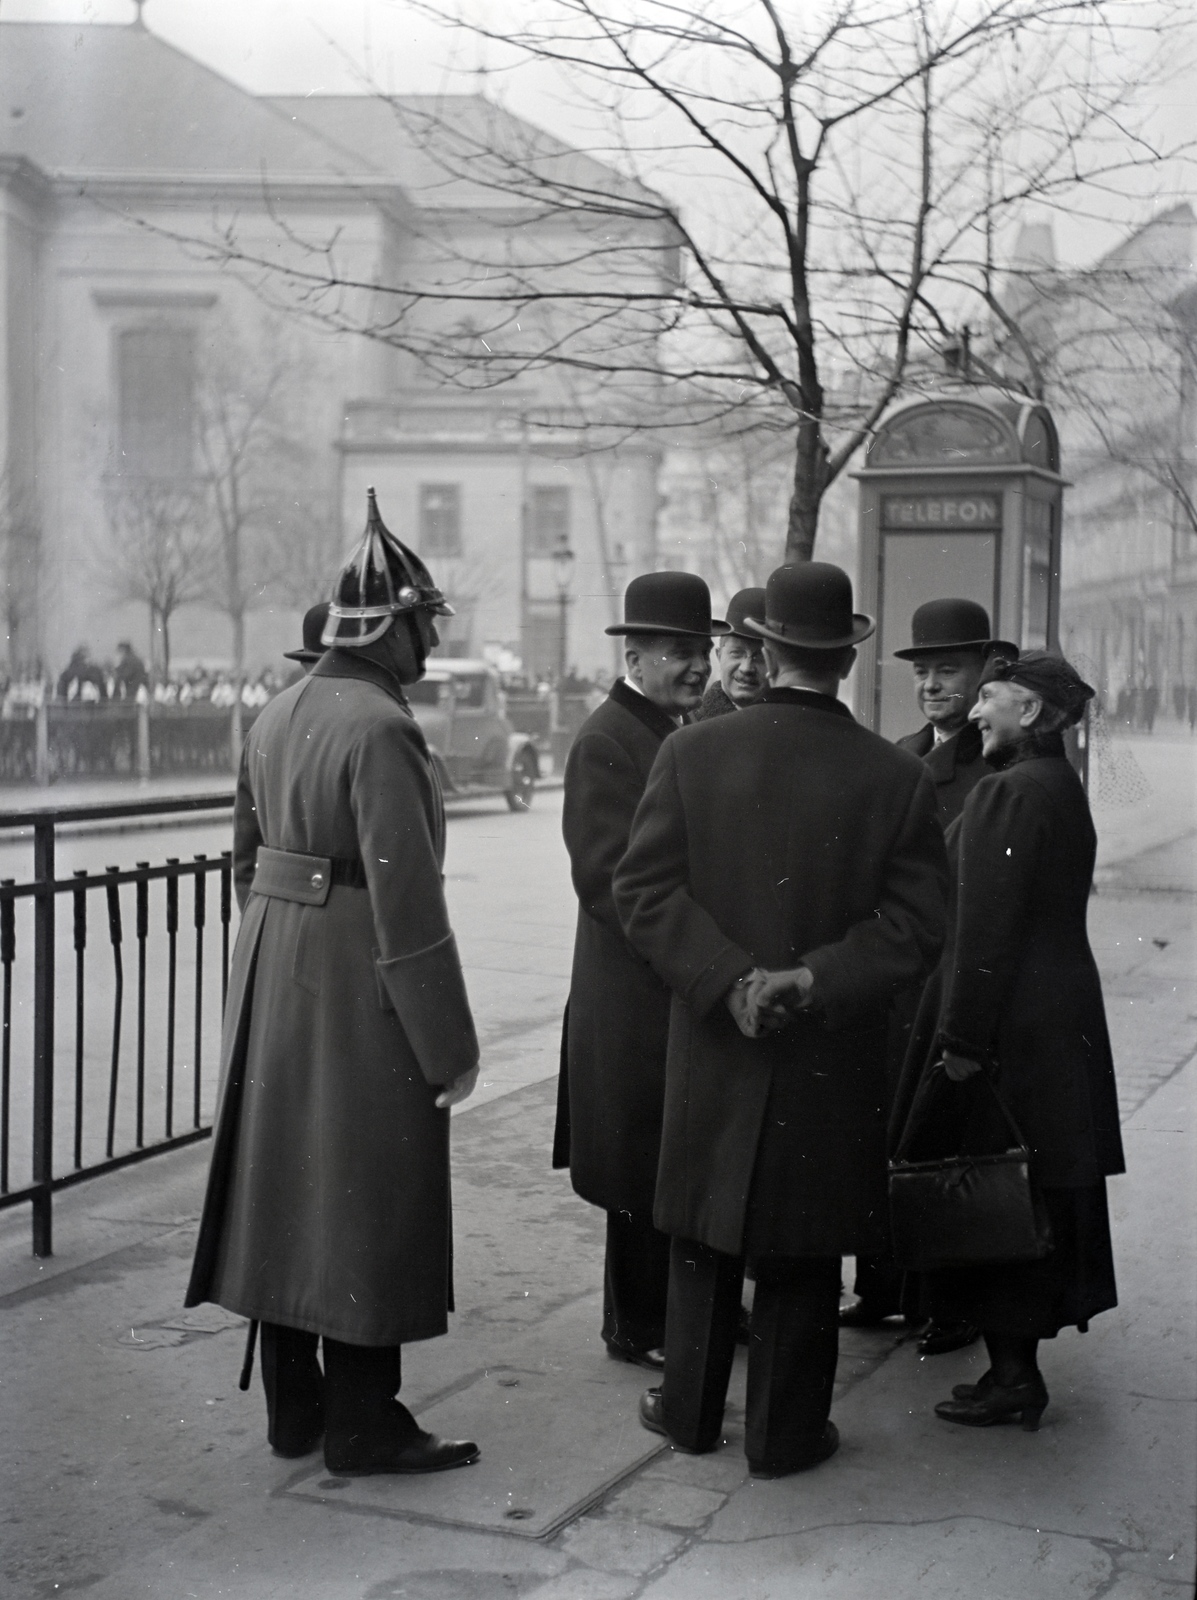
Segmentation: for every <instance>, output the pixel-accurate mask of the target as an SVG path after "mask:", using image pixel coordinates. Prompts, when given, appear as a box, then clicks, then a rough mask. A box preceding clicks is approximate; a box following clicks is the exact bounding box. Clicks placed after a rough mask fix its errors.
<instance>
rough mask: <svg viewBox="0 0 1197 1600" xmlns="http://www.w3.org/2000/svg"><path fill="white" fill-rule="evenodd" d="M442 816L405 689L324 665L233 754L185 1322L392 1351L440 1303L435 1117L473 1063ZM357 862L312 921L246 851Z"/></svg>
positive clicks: (366, 672) (444, 1226) (438, 1323)
mask: <svg viewBox="0 0 1197 1600" xmlns="http://www.w3.org/2000/svg"><path fill="white" fill-rule="evenodd" d="M444 842H445V840H444V812H443V809H442V804H441V796H440V791H439V788H438V786H437V780H436V775H435V773H434V771H433V769H432V765H431V762H430V760H429V757H428V751H427V747H426V745H425V743H424V737H423V735H422V733H421V732H420V729H419V726H418V725H417V723H416V722H415V720H414V719H413V717H412V716H411V713H410V712H409V710H408V709H407V705H406V701H405V700H404V698H403V694H402V690H401V689H400V686H399V684H398V682H397V680H395V679H394V678H393V677H391V675H390V674H389V673H387V672H386V671H384V670H383V669H382V668H381V667H378V666H376V665H374V664H373V663H371V662H368V661H364V660H361V659H359V658H358V657H356V656H355V655H354V654H352V653H351V652H347V651H340V650H331V651H329V652H328V654H327V655H326V656H325V657H324V658H323V660H322V661H321V662H320V663H319V664H318V665H317V667H316V669H315V671H314V672H313V673H312V675H311V676H310V677H309V678H307V679H305V680H304V681H303V683H301V684H298V685H295V686H294V687H293V688H291V689H288V690H286V691H285V692H284V693H283V694H281V695H279V697H278V698H277V699H276V700H274V701H273V702H272V703H271V704H270V705H268V706H267V707H266V708H265V709H264V710H263V712H262V714H261V716H260V717H259V718H258V720H257V722H256V723H255V724H254V727H253V729H252V730H251V732H250V734H249V737H248V739H247V740H246V745H245V753H244V756H243V759H242V766H241V776H240V780H239V783H238V789H237V805H236V814H235V838H234V844H235V849H234V857H235V876H236V883H237V895H238V900H239V901H240V903H241V905H242V921H241V928H240V931H239V933H238V936H237V944H236V949H235V951H234V955H233V962H232V972H231V975H230V982H229V995H228V1009H227V1012H226V1016H225V1028H224V1040H223V1049H222V1067H221V1072H222V1083H221V1091H220V1100H219V1104H218V1110H217V1118H216V1127H215V1132H214V1138H213V1152H212V1166H211V1172H210V1175H209V1180H208V1191H207V1196H206V1198H205V1202H204V1211H203V1217H202V1220H201V1224H200V1236H199V1242H198V1245H197V1249H196V1258H195V1264H194V1268H193V1272H192V1279H191V1284H190V1287H189V1289H188V1293H187V1304H188V1305H197V1304H198V1303H199V1302H200V1301H203V1300H213V1301H216V1302H217V1303H218V1304H220V1305H222V1306H225V1307H227V1308H228V1309H229V1310H230V1311H235V1312H239V1313H240V1314H241V1315H243V1316H247V1317H257V1318H260V1319H262V1320H264V1321H270V1322H278V1323H283V1324H285V1325H286V1326H288V1327H294V1328H304V1329H307V1330H309V1331H310V1332H313V1333H320V1334H327V1335H329V1336H330V1337H332V1338H334V1339H339V1340H342V1341H344V1342H345V1343H348V1344H361V1345H395V1344H402V1343H405V1342H406V1341H408V1340H413V1339H426V1338H430V1337H432V1336H433V1335H435V1334H439V1333H443V1332H444V1331H445V1328H446V1325H447V1311H448V1309H449V1308H450V1306H451V1295H452V1281H451V1231H450V1200H449V1113H448V1111H441V1110H438V1109H437V1107H436V1105H435V1100H436V1095H437V1092H438V1088H439V1087H440V1086H442V1085H444V1084H446V1083H450V1082H452V1081H453V1080H454V1079H455V1078H457V1077H458V1076H459V1075H460V1074H461V1073H463V1072H465V1071H468V1070H469V1068H471V1067H472V1066H474V1064H475V1063H476V1062H477V1059H478V1045H477V1040H476V1038H475V1034H474V1026H473V1022H472V1019H471V1017H470V1010H469V1004H468V1001H467V999H466V992H465V985H464V981H463V979H462V974H461V966H460V963H459V961H458V957H457V949H456V946H455V944H454V940H453V934H452V932H451V930H450V928H449V922H448V916H447V912H446V909H445V899H444V892H443V888H442V882H441V865H442V861H443V857H444ZM260 844H265V845H267V846H269V847H271V848H273V849H280V850H286V851H298V852H302V853H305V854H307V855H312V856H324V857H331V858H333V859H335V860H338V861H341V862H351V863H352V862H360V864H361V867H362V868H364V875H365V880H366V885H367V887H365V888H357V887H350V886H348V885H342V884H337V883H335V882H334V886H333V887H332V889H331V890H330V891H329V893H328V897H327V900H326V901H325V903H324V904H323V905H304V904H298V903H296V902H295V901H293V900H289V899H277V898H274V897H272V896H268V895H265V894H262V893H255V892H254V887H253V877H254V864H255V859H256V856H257V851H258V846H259V845H260Z"/></svg>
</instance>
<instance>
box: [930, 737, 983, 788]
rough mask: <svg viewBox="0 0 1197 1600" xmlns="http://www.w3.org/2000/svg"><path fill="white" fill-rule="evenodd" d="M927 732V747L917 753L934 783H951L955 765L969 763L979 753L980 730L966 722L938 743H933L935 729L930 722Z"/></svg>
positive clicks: (954, 773) (966, 764) (974, 759)
mask: <svg viewBox="0 0 1197 1600" xmlns="http://www.w3.org/2000/svg"><path fill="white" fill-rule="evenodd" d="M927 732H928V734H929V735H930V739H929V742H928V745H927V748H926V749H925V750H920V751H919V754H920V755H921V756H922V758H923V760H924V761H925V762H926V763H927V768H928V770H929V771H930V773H931V776H932V777H933V778H934V780H935V782H936V783H951V782H952V780H953V779H954V778H955V776H956V768H957V767H959V766H968V765H970V764H971V763H972V762H974V761H976V759H977V757H978V756H979V755H980V754H981V730H980V728H978V727H977V725H976V723H975V722H966V723H965V724H964V726H963V728H960V729H959V730H958V731H957V732H956V733H954V734H953V735H952V737H951V738H950V739H943V740H941V741H940V743H939V744H936V743H935V731H934V729H933V728H932V726H931V724H930V723H928V724H927Z"/></svg>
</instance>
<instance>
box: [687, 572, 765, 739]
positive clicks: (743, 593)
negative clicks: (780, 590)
mask: <svg viewBox="0 0 1197 1600" xmlns="http://www.w3.org/2000/svg"><path fill="white" fill-rule="evenodd" d="M764 614H765V591H764V589H760V588H757V589H741V590H740V592H739V593H738V594H734V595H732V597H731V601H730V603H729V604H728V608H727V618H726V620H727V625H728V627H729V628H730V629H731V632H730V633H725V634H724V635H723V637H722V638H721V639H720V640H719V641H718V643H717V644H716V646H715V670H716V672H717V674H718V676H717V678H716V680H715V682H714V683H712V684H711V687H710V688H709V689H708V690H707V692H706V694H704V695H703V697H702V705H701V706H700V707H699V708H698V710H697V711H696V712H695V713H694V719H693V720H694V721H695V722H705V721H706V720H707V719H708V718H709V717H725V716H727V714H728V712H730V711H742V710H743V709H744V707H745V706H753V705H755V704H756V702H757V701H758V700H759V699H760V697H761V696H762V695H763V694H764V692H765V683H766V679H765V657H764V648H763V646H762V644H761V641H760V639H759V638H758V637H757V636H756V634H753V633H748V632H746V631H745V628H744V620H745V618H746V617H763V616H764Z"/></svg>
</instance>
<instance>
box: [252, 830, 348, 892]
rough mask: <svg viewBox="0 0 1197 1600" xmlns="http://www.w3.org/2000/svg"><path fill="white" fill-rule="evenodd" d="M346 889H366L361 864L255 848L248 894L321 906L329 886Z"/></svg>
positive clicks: (296, 851) (264, 846)
mask: <svg viewBox="0 0 1197 1600" xmlns="http://www.w3.org/2000/svg"><path fill="white" fill-rule="evenodd" d="M334 883H335V884H339V885H341V886H342V887H343V888H346V889H364V888H365V887H366V869H365V867H364V866H363V865H362V863H361V861H360V860H358V861H353V860H344V859H338V858H337V857H336V856H309V855H304V854H302V853H301V852H300V851H298V850H271V849H270V848H269V846H267V845H264V844H263V845H259V846H258V860H257V866H256V867H255V869H254V881H253V883H252V885H251V892H252V893H254V894H266V895H270V896H271V897H272V898H273V899H275V900H295V901H297V902H298V903H299V904H300V905H302V906H322V905H323V904H324V902H325V901H326V900H327V899H328V892H329V890H330V889H331V888H332V886H333V884H334Z"/></svg>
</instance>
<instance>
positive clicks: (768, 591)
mask: <svg viewBox="0 0 1197 1600" xmlns="http://www.w3.org/2000/svg"><path fill="white" fill-rule="evenodd" d="M744 626H745V628H747V629H748V631H749V633H752V634H756V635H757V636H758V637H760V638H762V639H771V640H772V641H773V643H774V644H792V645H796V646H797V647H798V648H800V649H802V650H843V649H845V648H846V647H847V646H848V645H851V644H859V643H860V641H861V640H862V639H867V638H868V637H869V635H870V634H871V633H872V631H873V628H874V627H875V626H876V624H875V623H874V622H873V619H872V617H868V616H866V615H865V614H864V612H863V611H853V609H852V580H851V578H850V577H849V576H848V574H847V573H846V572H845V571H844V570H843V568H842V567H835V566H832V564H831V562H830V561H804V562H802V563H801V564H800V565H797V566H792V567H778V569H777V571H776V572H774V573H772V574H771V575H770V578H769V582H768V583H767V584H766V585H765V617H764V621H763V622H762V621H758V620H757V619H756V618H755V617H745V619H744Z"/></svg>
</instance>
